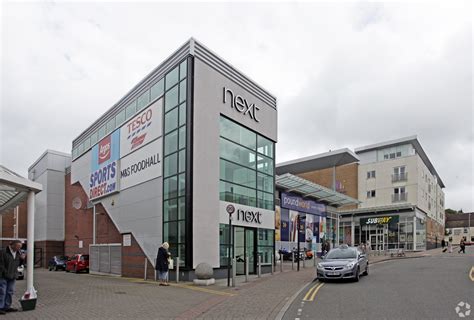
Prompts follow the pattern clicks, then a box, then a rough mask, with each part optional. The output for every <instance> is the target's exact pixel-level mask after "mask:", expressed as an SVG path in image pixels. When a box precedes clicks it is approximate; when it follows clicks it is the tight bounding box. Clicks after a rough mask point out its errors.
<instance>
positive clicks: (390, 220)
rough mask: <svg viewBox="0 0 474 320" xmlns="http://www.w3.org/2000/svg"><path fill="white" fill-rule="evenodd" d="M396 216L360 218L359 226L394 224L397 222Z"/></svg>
mask: <svg viewBox="0 0 474 320" xmlns="http://www.w3.org/2000/svg"><path fill="white" fill-rule="evenodd" d="M398 220H399V219H398V216H383V217H372V218H360V225H383V224H395V223H397V222H398Z"/></svg>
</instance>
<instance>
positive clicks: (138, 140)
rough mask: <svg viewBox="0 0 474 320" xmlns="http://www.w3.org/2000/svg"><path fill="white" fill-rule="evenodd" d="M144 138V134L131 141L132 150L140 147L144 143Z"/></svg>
mask: <svg viewBox="0 0 474 320" xmlns="http://www.w3.org/2000/svg"><path fill="white" fill-rule="evenodd" d="M145 136H146V133H144V134H142V135H141V136H137V137H135V138H133V139H132V150H133V149H135V148H136V147H138V146H140V145H141V144H142V143H143V141H145Z"/></svg>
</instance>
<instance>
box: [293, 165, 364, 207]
mask: <svg viewBox="0 0 474 320" xmlns="http://www.w3.org/2000/svg"><path fill="white" fill-rule="evenodd" d="M358 167H359V164H358V163H350V164H346V165H343V166H337V167H336V181H337V182H338V183H337V186H338V187H339V190H336V191H338V192H340V193H343V194H345V195H347V196H349V197H352V198H354V199H357V198H358V196H359V194H358ZM297 175H298V176H300V177H301V178H304V179H306V180H309V181H311V182H314V183H317V184H319V185H322V186H323V187H326V188H329V189H332V188H333V186H332V184H333V168H326V169H321V170H315V171H311V172H305V173H299V174H297ZM355 208H357V205H347V206H344V207H342V209H343V210H349V209H355Z"/></svg>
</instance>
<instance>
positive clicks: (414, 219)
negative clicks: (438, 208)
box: [413, 212, 416, 251]
mask: <svg viewBox="0 0 474 320" xmlns="http://www.w3.org/2000/svg"><path fill="white" fill-rule="evenodd" d="M415 250H416V212H415V216H414V217H413V251H415Z"/></svg>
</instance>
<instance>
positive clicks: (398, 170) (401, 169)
mask: <svg viewBox="0 0 474 320" xmlns="http://www.w3.org/2000/svg"><path fill="white" fill-rule="evenodd" d="M393 173H394V174H398V175H403V174H405V166H401V167H395V168H393Z"/></svg>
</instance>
